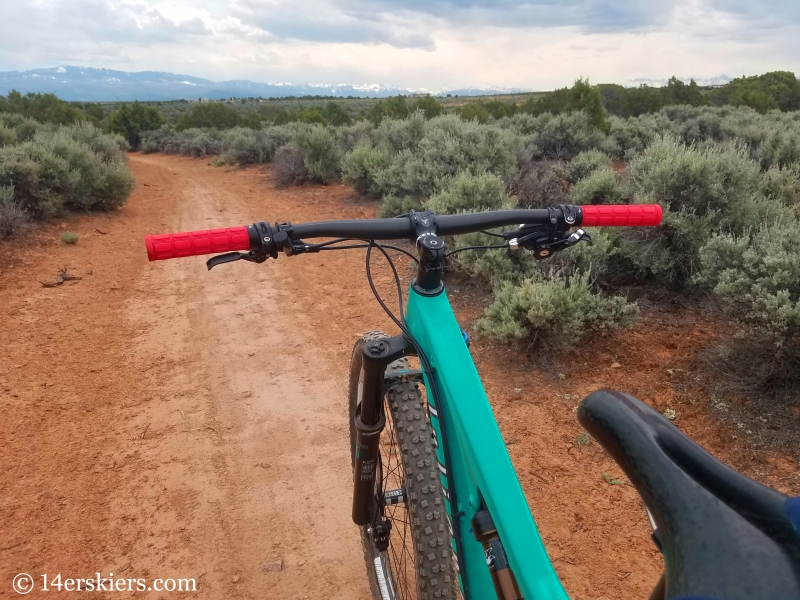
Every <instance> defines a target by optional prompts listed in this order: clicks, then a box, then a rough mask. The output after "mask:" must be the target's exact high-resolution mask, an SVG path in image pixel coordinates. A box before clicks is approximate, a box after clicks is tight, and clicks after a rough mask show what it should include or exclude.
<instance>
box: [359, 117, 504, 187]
mask: <svg viewBox="0 0 800 600" xmlns="http://www.w3.org/2000/svg"><path fill="white" fill-rule="evenodd" d="M412 119H414V117H413V116H412ZM409 121H411V119H410V120H409ZM422 124H423V125H424V129H423V132H424V135H423V136H422V138H421V139H420V140H419V142H418V143H417V144H416V146H415V147H414V146H413V143H412V140H411V136H408V135H405V136H402V137H403V139H405V140H407V141H408V146H410V147H406V148H403V149H402V150H399V151H396V154H392V155H391V159H392V160H391V164H390V166H389V168H387V169H384V170H381V171H379V172H378V173H376V175H375V186H376V189H380V190H381V193H382V194H393V195H396V196H406V195H408V196H414V197H417V198H427V197H430V196H431V195H432V194H434V193H435V192H436V191H437V190H438V189H439V185H440V183H441V182H444V181H446V180H448V179H450V178H452V177H455V176H456V175H458V174H459V173H461V172H465V171H467V172H470V173H472V174H477V173H484V172H488V173H493V174H495V175H497V176H498V177H501V178H502V179H507V178H509V177H511V176H513V174H514V171H515V170H516V167H515V162H516V160H515V156H514V146H515V138H514V137H513V135H512V134H511V133H510V132H508V131H503V130H501V129H498V128H495V127H487V126H483V125H479V124H477V123H465V122H463V121H462V120H461V119H459V118H458V117H457V116H455V115H448V116H444V117H437V118H435V119H432V120H430V121H427V122H424V121H423V122H422ZM382 127H383V125H382ZM375 135H376V138H378V141H377V143H376V145H377V146H378V147H379V148H381V147H386V145H388V146H389V147H396V144H387V141H386V138H381V129H379V130H378V131H377V132H376V134H375ZM399 137H401V136H398V138H399ZM395 141H397V138H395Z"/></svg>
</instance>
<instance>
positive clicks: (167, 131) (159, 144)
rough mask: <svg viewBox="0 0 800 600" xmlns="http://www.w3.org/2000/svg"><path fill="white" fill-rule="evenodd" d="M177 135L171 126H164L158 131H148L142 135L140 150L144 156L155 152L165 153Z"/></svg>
mask: <svg viewBox="0 0 800 600" xmlns="http://www.w3.org/2000/svg"><path fill="white" fill-rule="evenodd" d="M175 135H176V132H175V130H174V129H173V128H172V127H171V126H170V125H162V126H161V127H159V128H158V129H154V130H153V131H148V132H146V133H144V134H143V135H142V143H141V146H140V148H139V150H140V151H141V152H142V153H143V154H153V153H155V152H162V153H164V154H167V152H166V151H165V148H166V145H167V142H168V141H169V140H171V139H173V138H174V137H175Z"/></svg>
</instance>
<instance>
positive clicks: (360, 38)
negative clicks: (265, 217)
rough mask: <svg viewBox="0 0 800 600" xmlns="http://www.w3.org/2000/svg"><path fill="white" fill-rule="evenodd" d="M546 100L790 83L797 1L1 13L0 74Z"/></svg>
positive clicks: (2, 1)
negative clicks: (143, 76) (598, 88)
mask: <svg viewBox="0 0 800 600" xmlns="http://www.w3.org/2000/svg"><path fill="white" fill-rule="evenodd" d="M61 64H68V65H79V66H89V67H106V68H112V69H120V70H125V71H141V70H158V71H170V72H174V73H185V74H189V75H194V76H197V77H207V78H209V79H215V80H225V79H251V80H255V81H284V82H292V83H334V82H337V83H367V82H375V83H384V84H395V85H399V86H403V87H411V88H427V89H434V90H435V89H439V88H443V87H461V86H486V87H489V86H508V87H521V88H526V89H552V88H554V87H557V86H563V85H567V84H570V83H571V82H572V81H573V80H574V79H575V78H576V77H578V76H581V75H582V76H588V77H589V78H590V79H591V80H592V81H593V82H596V83H602V82H618V83H624V82H630V81H631V80H635V79H637V78H650V79H665V78H667V77H669V76H670V75H673V74H675V75H677V76H679V77H691V76H693V77H698V78H709V77H715V76H718V75H721V74H727V75H729V76H731V77H733V76H740V75H743V74H747V75H752V74H758V73H763V72H765V71H768V70H778V69H780V70H792V71H795V72H797V73H800V0H760V1H755V0H531V1H530V2H517V1H514V0H408V1H405V2H400V1H396V0H291V1H284V0H17V1H13V0H0V71H10V70H26V69H33V68H41V67H53V66H57V65H61Z"/></svg>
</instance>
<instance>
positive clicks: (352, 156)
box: [342, 143, 391, 195]
mask: <svg viewBox="0 0 800 600" xmlns="http://www.w3.org/2000/svg"><path fill="white" fill-rule="evenodd" d="M390 161H391V158H390V156H389V152H388V151H386V150H378V149H377V148H373V147H372V146H371V145H370V144H368V143H367V144H361V145H359V146H356V147H355V148H353V151H352V152H350V153H348V154H346V155H345V156H344V158H343V159H342V179H343V180H344V181H345V182H346V183H349V184H350V185H352V186H353V187H355V188H356V190H358V191H359V192H360V193H362V194H373V195H378V194H380V192H381V190H380V187H379V186H378V185H377V184H376V178H377V175H378V173H379V172H380V171H382V170H384V169H386V168H388V167H389V163H390Z"/></svg>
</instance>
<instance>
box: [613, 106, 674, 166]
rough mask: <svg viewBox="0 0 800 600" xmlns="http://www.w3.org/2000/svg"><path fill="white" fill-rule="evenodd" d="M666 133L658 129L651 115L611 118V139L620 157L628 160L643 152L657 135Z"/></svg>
mask: <svg viewBox="0 0 800 600" xmlns="http://www.w3.org/2000/svg"><path fill="white" fill-rule="evenodd" d="M664 133H667V132H666V131H664V130H663V129H661V128H659V126H658V125H657V124H656V120H655V118H654V117H653V116H652V115H643V116H642V117H639V118H630V119H619V118H617V117H611V134H610V135H611V137H612V138H613V140H614V142H615V143H616V144H617V146H618V147H619V149H620V152H621V153H622V155H623V156H624V157H625V158H626V159H628V160H630V159H632V158H635V157H636V155H637V154H638V153H639V152H641V151H642V150H644V149H645V148H646V147H647V146H649V145H650V143H651V142H652V141H653V140H654V139H656V138H657V137H658V136H659V134H664Z"/></svg>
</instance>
